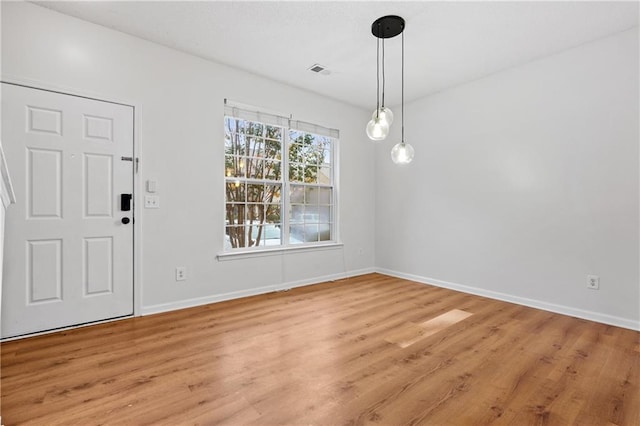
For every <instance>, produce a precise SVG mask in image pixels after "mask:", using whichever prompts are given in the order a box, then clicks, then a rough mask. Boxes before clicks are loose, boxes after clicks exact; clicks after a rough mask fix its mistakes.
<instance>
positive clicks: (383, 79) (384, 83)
mask: <svg viewBox="0 0 640 426" xmlns="http://www.w3.org/2000/svg"><path fill="white" fill-rule="evenodd" d="M384 62H385V61H384V38H383V39H382V108H384V88H385V86H386V82H387V79H386V77H385V72H384V69H385V66H384V65H385V63H384Z"/></svg>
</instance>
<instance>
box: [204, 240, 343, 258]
mask: <svg viewBox="0 0 640 426" xmlns="http://www.w3.org/2000/svg"><path fill="white" fill-rule="evenodd" d="M343 246H344V244H342V243H327V244H314V245H307V246H299V247H295V246H294V247H291V246H290V247H278V248H272V249H271V248H270V249H261V250H239V251H229V252H224V253H218V255H217V256H216V259H218V261H227V260H241V259H250V258H252V257H264V256H277V255H281V254H284V253H296V252H306V251H309V252H311V251H325V250H335V249H339V248H342V247H343Z"/></svg>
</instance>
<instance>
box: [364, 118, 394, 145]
mask: <svg viewBox="0 0 640 426" xmlns="http://www.w3.org/2000/svg"><path fill="white" fill-rule="evenodd" d="M388 134H389V125H388V124H387V123H386V122H385V121H382V120H381V119H380V117H374V118H372V119H371V120H370V121H369V123H367V136H369V139H371V140H372V141H381V140H384V139H385V138H386V137H387V135H388Z"/></svg>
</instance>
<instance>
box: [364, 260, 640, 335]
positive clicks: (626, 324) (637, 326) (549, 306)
mask: <svg viewBox="0 0 640 426" xmlns="http://www.w3.org/2000/svg"><path fill="white" fill-rule="evenodd" d="M376 272H378V273H380V274H384V275H390V276H392V277H397V278H403V279H407V280H411V281H416V282H419V283H422V284H429V285H433V286H436V287H443V288H448V289H450V290H456V291H460V292H462V293H469V294H475V295H477V296H484V297H488V298H490V299H497V300H502V301H504V302H511V303H515V304H518V305H524V306H528V307H531V308H536V309H542V310H544V311H549V312H555V313H557V314H562V315H569V316H572V317H576V318H582V319H586V320H590V321H595V322H600V323H603V324H609V325H615V326H616V327H623V328H628V329H631V330H636V331H640V322H638V321H637V320H633V319H630V318H622V317H617V316H613V315H608V314H603V313H600V312H593V311H586V310H583V309H577V308H572V307H571V306H564V305H557V304H555V303H549V302H544V301H542V300H535V299H528V298H526V297H520V296H514V295H511V294H507V293H500V292H497V291H491V290H485V289H482V288H478V287H471V286H467V285H463V284H456V283H451V282H447V281H442V280H437V279H434V278H428V277H421V276H418V275H412V274H405V273H403V272H398V271H393V270H390V269H385V268H376Z"/></svg>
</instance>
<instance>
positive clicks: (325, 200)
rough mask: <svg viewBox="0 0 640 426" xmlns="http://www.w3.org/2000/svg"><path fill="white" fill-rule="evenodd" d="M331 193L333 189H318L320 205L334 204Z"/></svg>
mask: <svg viewBox="0 0 640 426" xmlns="http://www.w3.org/2000/svg"><path fill="white" fill-rule="evenodd" d="M331 191H332V190H331V188H318V204H325V205H326V204H329V205H330V204H333V203H332V200H331V198H332V197H331Z"/></svg>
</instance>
